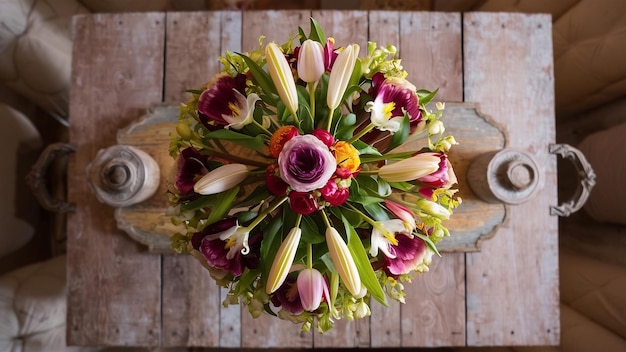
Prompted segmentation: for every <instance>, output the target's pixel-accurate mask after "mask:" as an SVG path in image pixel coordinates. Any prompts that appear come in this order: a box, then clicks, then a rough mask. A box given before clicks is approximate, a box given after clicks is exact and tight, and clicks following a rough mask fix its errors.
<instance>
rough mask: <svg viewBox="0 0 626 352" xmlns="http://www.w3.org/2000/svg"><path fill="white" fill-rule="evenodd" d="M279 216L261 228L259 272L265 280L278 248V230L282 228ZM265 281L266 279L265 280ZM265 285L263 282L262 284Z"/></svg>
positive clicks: (279, 237)
mask: <svg viewBox="0 0 626 352" xmlns="http://www.w3.org/2000/svg"><path fill="white" fill-rule="evenodd" d="M282 220H283V219H282V217H281V216H275V217H274V218H273V219H272V221H271V222H270V223H269V224H268V225H267V226H265V227H264V228H263V241H261V258H262V261H261V270H262V271H263V277H264V278H267V276H268V275H269V272H270V268H271V266H272V262H273V261H274V256H275V255H276V252H277V251H278V247H280V243H281V236H279V233H280V230H281V228H282V226H283V221H282ZM266 280H267V279H266ZM263 284H265V282H263Z"/></svg>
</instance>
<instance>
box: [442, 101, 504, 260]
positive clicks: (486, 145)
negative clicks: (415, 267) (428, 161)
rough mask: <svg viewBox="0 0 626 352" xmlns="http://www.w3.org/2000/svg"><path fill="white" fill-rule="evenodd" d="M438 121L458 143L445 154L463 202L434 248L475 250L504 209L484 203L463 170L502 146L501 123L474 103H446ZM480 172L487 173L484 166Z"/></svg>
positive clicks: (491, 233) (497, 223)
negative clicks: (455, 177) (448, 233)
mask: <svg viewBox="0 0 626 352" xmlns="http://www.w3.org/2000/svg"><path fill="white" fill-rule="evenodd" d="M442 121H444V123H445V126H446V130H447V131H450V133H451V134H453V135H454V138H455V139H456V140H457V142H458V143H459V145H457V146H455V147H453V148H452V149H451V150H450V154H449V157H450V161H451V162H452V165H454V172H455V173H456V175H457V178H458V185H457V187H458V189H459V193H458V196H459V197H461V199H463V203H462V204H461V206H459V208H457V209H455V211H454V215H453V216H452V217H451V218H450V220H448V221H446V226H447V227H448V230H450V236H449V237H446V238H444V239H443V240H442V241H441V242H440V243H438V245H437V248H439V250H440V251H442V252H466V251H468V252H469V251H479V250H480V245H481V244H482V242H483V241H486V240H488V239H489V238H491V237H492V236H494V235H495V232H496V230H497V227H498V226H500V224H502V222H503V221H504V218H505V214H506V211H505V207H504V204H502V203H496V204H490V203H486V202H484V201H482V200H481V199H480V198H479V197H478V196H477V195H475V194H474V193H473V191H472V189H471V188H470V186H469V182H468V178H467V171H468V169H469V167H470V165H472V164H473V163H474V161H475V160H476V159H477V158H478V157H480V156H482V155H483V154H485V153H490V152H495V151H499V150H502V148H504V145H505V140H506V139H505V136H504V134H503V132H502V127H500V126H498V125H497V124H496V123H495V122H494V121H493V119H491V118H490V117H489V116H485V115H484V114H481V112H480V105H479V104H477V103H447V104H446V109H445V110H444V115H443V117H442ZM484 172H485V174H486V173H487V170H486V168H485V169H484Z"/></svg>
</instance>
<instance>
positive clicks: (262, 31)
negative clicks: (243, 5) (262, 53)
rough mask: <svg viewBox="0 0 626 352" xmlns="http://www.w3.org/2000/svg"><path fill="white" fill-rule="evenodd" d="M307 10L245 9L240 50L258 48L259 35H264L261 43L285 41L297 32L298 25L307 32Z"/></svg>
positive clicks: (248, 50)
mask: <svg viewBox="0 0 626 352" xmlns="http://www.w3.org/2000/svg"><path fill="white" fill-rule="evenodd" d="M309 17H311V11H308V10H286V11H245V12H243V27H242V35H243V37H242V42H241V50H243V51H244V52H250V51H253V50H256V49H259V36H261V35H264V36H265V39H264V40H263V44H267V43H270V42H276V43H285V42H286V41H287V40H289V38H292V37H294V36H295V35H296V34H298V27H302V28H303V29H304V30H305V33H308V28H309Z"/></svg>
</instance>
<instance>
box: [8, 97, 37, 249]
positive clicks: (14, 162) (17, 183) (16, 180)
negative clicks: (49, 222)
mask: <svg viewBox="0 0 626 352" xmlns="http://www.w3.org/2000/svg"><path fill="white" fill-rule="evenodd" d="M41 145H42V141H41V138H40V136H39V133H38V132H37V129H36V128H35V126H33V124H32V123H31V122H30V120H29V119H28V118H27V117H26V116H24V115H23V114H22V113H20V112H19V111H17V110H15V109H13V108H11V107H10V106H8V105H5V104H2V103H0V160H2V163H0V180H2V182H0V224H2V231H1V232H0V257H2V256H4V255H6V254H8V253H11V252H13V251H15V250H16V249H18V248H20V247H22V246H23V245H24V244H26V243H27V242H28V241H29V240H30V238H31V237H32V236H33V234H34V231H35V229H34V224H33V223H32V222H36V219H37V218H36V216H34V215H36V214H35V210H36V203H35V199H34V197H33V196H32V193H31V192H30V189H28V187H26V183H25V176H26V175H25V173H26V172H27V171H28V169H27V168H25V167H24V166H29V165H32V164H31V163H30V162H31V161H33V159H34V157H36V155H37V153H38V152H39V150H40V149H41ZM18 210H21V214H20V211H18ZM27 219H28V220H30V221H31V223H29V222H28V221H27Z"/></svg>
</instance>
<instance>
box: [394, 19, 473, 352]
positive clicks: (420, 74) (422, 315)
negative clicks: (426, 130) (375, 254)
mask: <svg viewBox="0 0 626 352" xmlns="http://www.w3.org/2000/svg"><path fill="white" fill-rule="evenodd" d="M399 50H400V57H401V58H402V59H403V61H402V65H403V66H404V68H405V69H406V70H407V71H408V72H409V75H408V76H407V79H408V80H409V81H411V82H413V83H414V84H415V85H416V86H418V87H420V88H425V89H430V90H433V89H436V88H439V93H438V94H437V100H438V101H444V102H445V101H461V100H462V99H463V94H462V93H463V92H462V89H461V87H462V82H463V77H462V76H463V69H462V60H461V19H460V16H459V14H457V13H429V12H413V13H402V14H401V16H400V46H399ZM443 121H444V123H445V122H446V121H445V118H444V120H443ZM449 131H450V133H451V134H454V131H453V130H449ZM433 261H435V263H433V267H432V268H431V271H430V272H428V273H426V274H423V275H419V276H418V277H416V278H415V280H413V283H411V284H407V285H406V292H407V303H406V304H405V305H404V306H403V307H402V308H401V322H400V324H399V325H400V326H401V333H402V346H444V345H447V346H458V345H463V344H464V343H465V334H464V332H465V331H464V330H465V301H464V297H465V291H464V290H465V287H464V285H463V282H464V275H465V271H464V263H465V260H464V258H463V254H456V253H446V254H444V257H443V258H438V257H434V258H433ZM438 262H440V263H438ZM425 307H428V309H426V308H425ZM426 322H427V324H426Z"/></svg>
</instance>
